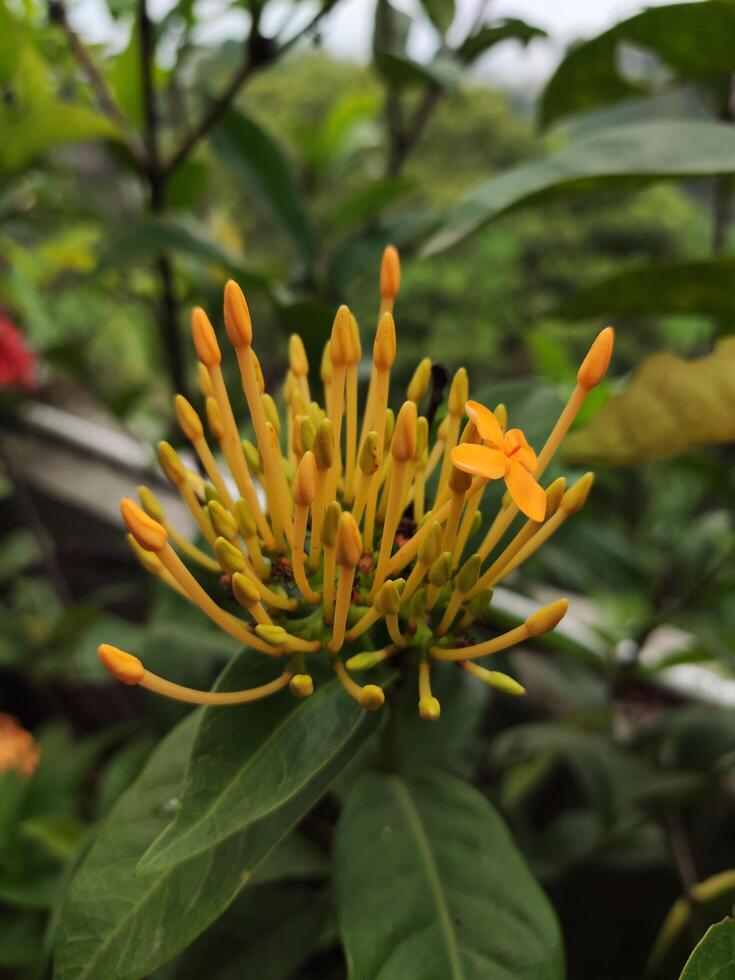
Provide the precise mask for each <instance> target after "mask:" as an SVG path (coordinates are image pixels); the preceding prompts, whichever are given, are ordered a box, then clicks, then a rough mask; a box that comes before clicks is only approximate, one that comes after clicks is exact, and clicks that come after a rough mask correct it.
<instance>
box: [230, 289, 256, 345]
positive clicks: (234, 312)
mask: <svg viewBox="0 0 735 980" xmlns="http://www.w3.org/2000/svg"><path fill="white" fill-rule="evenodd" d="M225 330H226V331H227V336H228V338H229V340H230V343H231V344H232V346H233V347H235V348H239V347H249V346H250V345H251V344H252V342H253V324H252V321H251V319H250V310H249V309H248V304H247V301H246V299H245V294H244V293H243V291H242V289H240V287H239V286H238V284H237V283H236V282H235V280H234V279H230V280H229V282H228V283H227V285H226V286H225Z"/></svg>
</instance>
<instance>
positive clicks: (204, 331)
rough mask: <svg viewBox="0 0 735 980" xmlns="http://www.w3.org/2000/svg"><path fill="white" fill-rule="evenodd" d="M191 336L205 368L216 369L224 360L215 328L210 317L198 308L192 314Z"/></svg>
mask: <svg viewBox="0 0 735 980" xmlns="http://www.w3.org/2000/svg"><path fill="white" fill-rule="evenodd" d="M191 335H192V338H193V340H194V349H195V350H196V352H197V357H198V358H199V360H200V361H201V362H202V364H204V365H205V367H215V366H216V365H217V364H219V362H220V361H221V360H222V355H221V354H220V349H219V344H218V343H217V337H216V336H215V333H214V327H213V326H212V324H211V323H210V322H209V317H208V316H207V314H206V313H205V312H204V310H203V309H202V308H201V306H196V307H194V309H193V310H192V313H191Z"/></svg>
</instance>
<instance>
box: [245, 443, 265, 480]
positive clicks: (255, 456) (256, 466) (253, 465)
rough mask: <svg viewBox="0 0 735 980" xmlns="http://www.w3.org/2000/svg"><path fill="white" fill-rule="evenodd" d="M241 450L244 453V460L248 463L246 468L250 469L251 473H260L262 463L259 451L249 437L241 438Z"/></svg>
mask: <svg viewBox="0 0 735 980" xmlns="http://www.w3.org/2000/svg"><path fill="white" fill-rule="evenodd" d="M242 451H243V452H244V453H245V462H246V463H247V464H248V469H250V470H252V471H253V473H260V472H261V471H262V469H263V464H262V463H261V461H260V453H259V452H258V450H257V448H256V447H255V446H254V445H253V444H252V442H251V441H250V440H249V439H243V440H242Z"/></svg>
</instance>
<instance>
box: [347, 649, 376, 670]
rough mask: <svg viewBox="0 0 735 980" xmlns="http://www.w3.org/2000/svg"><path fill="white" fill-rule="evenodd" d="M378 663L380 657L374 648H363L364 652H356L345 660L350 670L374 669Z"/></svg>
mask: <svg viewBox="0 0 735 980" xmlns="http://www.w3.org/2000/svg"><path fill="white" fill-rule="evenodd" d="M376 663H378V658H377V657H376V655H375V652H374V651H373V650H363V652H362V653H356V654H355V655H354V657H350V659H349V660H347V661H346V662H345V667H346V668H347V669H348V670H372V668H373V667H374V666H375V665H376Z"/></svg>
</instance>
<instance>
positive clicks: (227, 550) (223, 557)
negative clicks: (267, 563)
mask: <svg viewBox="0 0 735 980" xmlns="http://www.w3.org/2000/svg"><path fill="white" fill-rule="evenodd" d="M214 553H215V554H216V555H217V561H218V562H219V563H220V565H221V566H222V568H223V569H224V570H225V571H226V572H227V574H228V575H234V574H235V572H244V571H245V569H246V568H247V563H246V561H245V556H244V555H243V553H242V552H241V551H240V549H239V548H237V547H235V545H234V544H231V543H230V542H229V541H228V540H227V539H226V538H215V541H214Z"/></svg>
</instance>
